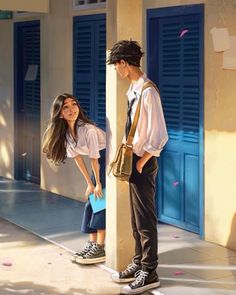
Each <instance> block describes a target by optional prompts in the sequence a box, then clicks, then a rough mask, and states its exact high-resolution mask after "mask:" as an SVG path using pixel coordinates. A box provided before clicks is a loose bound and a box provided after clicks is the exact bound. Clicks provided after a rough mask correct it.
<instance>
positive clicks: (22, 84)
mask: <svg viewBox="0 0 236 295" xmlns="http://www.w3.org/2000/svg"><path fill="white" fill-rule="evenodd" d="M14 41H15V65H14V66H15V79H14V80H15V111H16V114H17V116H16V122H15V123H16V124H15V130H16V138H17V143H16V151H17V153H16V154H17V155H16V157H17V158H16V167H17V169H16V178H18V179H24V180H27V181H32V182H36V183H39V182H40V23H39V21H33V22H20V23H15V40H14Z"/></svg>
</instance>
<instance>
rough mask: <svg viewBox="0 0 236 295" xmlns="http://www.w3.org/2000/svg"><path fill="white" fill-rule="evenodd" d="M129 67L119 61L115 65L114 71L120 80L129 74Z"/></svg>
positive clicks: (122, 61)
mask: <svg viewBox="0 0 236 295" xmlns="http://www.w3.org/2000/svg"><path fill="white" fill-rule="evenodd" d="M128 68H129V65H128V63H127V62H126V61H124V60H120V61H119V62H116V63H115V70H116V71H117V73H118V74H119V75H120V77H121V78H126V77H127V76H128V74H129V70H128Z"/></svg>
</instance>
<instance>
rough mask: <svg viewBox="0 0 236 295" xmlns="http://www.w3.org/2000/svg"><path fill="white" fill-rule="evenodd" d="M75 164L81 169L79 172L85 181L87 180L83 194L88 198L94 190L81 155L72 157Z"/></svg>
mask: <svg viewBox="0 0 236 295" xmlns="http://www.w3.org/2000/svg"><path fill="white" fill-rule="evenodd" d="M74 160H75V162H76V165H77V166H78V167H79V170H80V171H81V173H82V174H83V176H84V178H85V180H86V182H87V189H86V192H85V196H86V197H87V198H88V196H89V195H90V194H91V193H92V192H93V191H94V185H93V183H92V180H91V179H90V175H89V173H88V170H87V167H86V165H85V163H84V160H83V158H82V157H81V155H78V156H76V157H75V158H74Z"/></svg>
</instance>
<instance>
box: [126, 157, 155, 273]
mask: <svg viewBox="0 0 236 295" xmlns="http://www.w3.org/2000/svg"><path fill="white" fill-rule="evenodd" d="M139 159H140V157H138V156H137V155H135V154H134V155H133V170H132V175H131V177H130V180H129V182H130V185H129V186H130V205H131V206H130V207H131V224H132V229H133V236H134V239H135V255H134V258H133V261H134V263H136V264H139V265H141V267H142V270H144V271H149V272H152V271H153V270H155V269H156V267H157V265H158V255H157V217H156V206H155V193H156V176H157V171H158V165H157V159H156V157H152V158H151V159H149V160H148V162H147V163H146V164H145V166H144V167H143V170H142V173H139V172H138V171H137V169H136V163H137V161H138V160H139Z"/></svg>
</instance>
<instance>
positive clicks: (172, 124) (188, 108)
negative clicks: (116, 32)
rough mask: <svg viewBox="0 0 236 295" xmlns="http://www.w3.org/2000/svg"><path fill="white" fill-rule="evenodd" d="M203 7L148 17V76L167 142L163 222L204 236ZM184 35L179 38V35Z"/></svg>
mask: <svg viewBox="0 0 236 295" xmlns="http://www.w3.org/2000/svg"><path fill="white" fill-rule="evenodd" d="M203 8H204V7H203V5H190V6H178V7H171V8H161V9H151V10H148V13H147V24H148V25H147V38H148V42H147V44H148V48H147V50H148V55H147V56H148V74H149V77H150V78H151V79H152V80H154V81H155V82H156V83H157V84H158V86H159V89H160V93H161V98H162V104H163V110H164V114H165V119H166V123H167V128H168V134H169V141H168V143H167V145H166V147H165V149H164V151H163V152H162V155H161V158H160V159H159V165H160V173H159V176H158V184H159V185H158V192H157V199H158V202H157V203H158V215H159V218H160V220H161V221H163V222H168V223H171V224H174V225H178V226H180V227H182V228H185V229H188V230H191V231H194V232H197V233H200V234H201V236H203V214H204V210H203V209H204V208H203V179H204V176H203V79H204V77H203V47H204V46H203V37H204V35H203ZM183 30H187V32H186V34H185V35H183V37H180V33H181V32H183Z"/></svg>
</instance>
